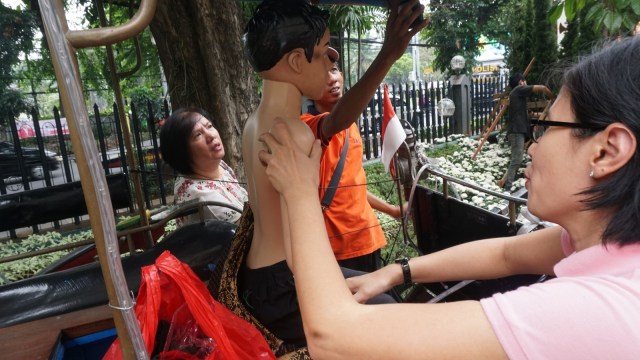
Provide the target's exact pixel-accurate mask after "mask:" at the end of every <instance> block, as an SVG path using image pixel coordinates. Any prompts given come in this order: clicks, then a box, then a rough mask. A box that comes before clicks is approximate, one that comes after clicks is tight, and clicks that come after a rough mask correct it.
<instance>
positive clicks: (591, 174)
mask: <svg viewBox="0 0 640 360" xmlns="http://www.w3.org/2000/svg"><path fill="white" fill-rule="evenodd" d="M589 177H591V178H592V177H593V169H592V170H591V171H590V172H589Z"/></svg>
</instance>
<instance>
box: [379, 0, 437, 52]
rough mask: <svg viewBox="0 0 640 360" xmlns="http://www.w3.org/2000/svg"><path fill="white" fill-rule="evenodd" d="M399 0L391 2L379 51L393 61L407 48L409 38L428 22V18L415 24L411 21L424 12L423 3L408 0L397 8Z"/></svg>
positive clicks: (416, 0)
mask: <svg viewBox="0 0 640 360" xmlns="http://www.w3.org/2000/svg"><path fill="white" fill-rule="evenodd" d="M400 2H401V0H394V1H392V3H391V13H390V14H389V18H388V19H387V27H386V31H385V36H384V42H383V44H382V48H381V49H380V53H382V54H385V56H386V57H387V58H389V59H393V61H396V60H398V59H399V58H400V57H401V56H402V55H403V54H404V52H405V50H406V49H407V46H408V45H409V42H410V41H411V38H413V36H414V35H415V34H417V33H418V32H419V31H420V30H422V29H424V27H425V26H427V25H428V24H429V21H430V20H429V19H428V18H427V19H425V20H423V21H422V22H421V23H419V24H418V25H416V26H413V27H412V25H411V24H412V23H413V22H414V21H415V20H416V19H417V18H418V17H419V16H420V15H422V14H423V12H424V5H422V4H420V2H419V1H418V0H409V1H407V2H406V3H403V4H402V9H400V10H398V5H399V4H400Z"/></svg>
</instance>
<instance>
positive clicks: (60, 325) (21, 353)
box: [0, 305, 114, 360]
mask: <svg viewBox="0 0 640 360" xmlns="http://www.w3.org/2000/svg"><path fill="white" fill-rule="evenodd" d="M113 327H114V324H113V315H112V309H111V308H109V307H108V306H106V305H103V306H97V307H93V308H89V309H84V310H79V311H76V312H72V313H68V314H63V315H59V316H52V317H49V318H46V319H40V320H36V321H32V322H28V323H24V324H18V325H14V326H10V327H6V328H2V329H0V354H2V358H3V359H12V360H13V359H16V360H22V359H25V360H27V359H29V360H39V359H43V360H46V359H49V357H50V355H51V352H52V351H53V350H54V347H55V346H56V344H57V342H58V338H59V337H60V336H62V337H63V339H70V338H75V337H79V336H83V335H87V334H91V333H94V332H97V331H101V330H106V329H109V328H113Z"/></svg>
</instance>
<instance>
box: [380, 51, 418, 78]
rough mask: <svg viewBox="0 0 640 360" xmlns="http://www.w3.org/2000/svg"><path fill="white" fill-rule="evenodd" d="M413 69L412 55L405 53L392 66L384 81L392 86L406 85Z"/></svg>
mask: <svg viewBox="0 0 640 360" xmlns="http://www.w3.org/2000/svg"><path fill="white" fill-rule="evenodd" d="M412 69H413V59H412V58H411V54H408V53H405V54H404V55H402V57H400V59H398V60H397V61H396V62H395V63H394V64H393V66H391V69H389V72H388V73H387V76H386V77H385V78H384V81H385V82H387V83H392V84H400V83H405V82H407V79H408V76H409V73H410V72H411V70H412Z"/></svg>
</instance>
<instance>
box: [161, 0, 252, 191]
mask: <svg viewBox="0 0 640 360" xmlns="http://www.w3.org/2000/svg"><path fill="white" fill-rule="evenodd" d="M244 22H245V21H244V18H243V15H242V11H241V9H240V7H239V2H238V1H207V0H190V1H173V0H159V1H158V7H157V10H156V14H155V16H154V18H153V21H152V22H151V32H152V34H153V37H154V39H155V42H156V44H157V46H158V54H159V56H160V61H161V63H162V67H163V68H164V71H165V74H166V77H167V82H168V84H169V96H170V97H171V105H172V107H173V109H174V110H175V109H177V108H179V107H184V106H199V107H201V108H203V109H205V110H207V111H208V112H209V113H210V114H211V116H212V117H213V119H212V120H213V122H214V126H215V127H216V128H217V129H218V131H219V132H220V136H221V137H222V141H223V143H224V146H225V150H226V155H225V161H226V162H227V163H228V164H229V165H230V166H231V167H232V168H233V169H234V170H235V172H236V175H237V176H238V178H239V179H240V180H241V181H244V180H245V174H244V169H243V163H242V153H241V144H242V142H241V140H242V129H243V126H244V123H245V121H246V119H247V118H248V117H249V115H250V114H251V112H252V111H253V109H255V108H256V107H257V105H258V102H259V97H258V92H257V90H256V89H257V82H256V77H255V76H254V74H255V73H254V71H253V69H252V68H251V66H250V64H249V62H248V61H247V60H246V59H245V56H244V53H243V49H242V31H243V28H244Z"/></svg>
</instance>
